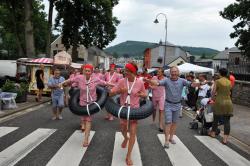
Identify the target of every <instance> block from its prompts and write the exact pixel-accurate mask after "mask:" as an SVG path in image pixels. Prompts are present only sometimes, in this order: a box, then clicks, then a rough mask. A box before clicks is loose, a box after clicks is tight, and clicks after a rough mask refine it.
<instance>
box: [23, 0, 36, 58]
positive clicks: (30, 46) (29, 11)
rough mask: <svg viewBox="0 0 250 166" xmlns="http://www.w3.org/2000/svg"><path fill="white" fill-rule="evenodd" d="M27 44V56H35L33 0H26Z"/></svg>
mask: <svg viewBox="0 0 250 166" xmlns="http://www.w3.org/2000/svg"><path fill="white" fill-rule="evenodd" d="M24 13H25V18H24V24H25V28H24V29H25V46H26V55H27V57H34V56H35V44H34V31H33V21H32V16H33V4H32V0H24Z"/></svg>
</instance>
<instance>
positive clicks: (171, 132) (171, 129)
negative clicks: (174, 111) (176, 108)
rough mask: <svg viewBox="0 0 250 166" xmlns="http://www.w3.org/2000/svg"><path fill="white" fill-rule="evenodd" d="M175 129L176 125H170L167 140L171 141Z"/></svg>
mask: <svg viewBox="0 0 250 166" xmlns="http://www.w3.org/2000/svg"><path fill="white" fill-rule="evenodd" d="M176 127H177V124H176V123H172V125H171V126H170V137H169V140H173V136H174V134H175V131H176Z"/></svg>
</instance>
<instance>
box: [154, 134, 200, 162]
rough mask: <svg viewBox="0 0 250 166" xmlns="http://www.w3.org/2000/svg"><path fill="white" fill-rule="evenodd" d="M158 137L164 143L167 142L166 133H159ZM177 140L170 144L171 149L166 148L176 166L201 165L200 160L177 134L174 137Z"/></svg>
mask: <svg viewBox="0 0 250 166" xmlns="http://www.w3.org/2000/svg"><path fill="white" fill-rule="evenodd" d="M158 138H159V140H160V142H161V144H162V146H163V145H164V143H165V135H164V134H158ZM173 139H174V140H175V142H176V144H175V145H172V144H170V147H169V149H165V151H166V153H167V154H168V157H169V159H170V161H171V163H172V165H174V166H183V165H186V164H187V161H188V164H189V165H192V166H201V164H200V163H199V161H198V160H197V159H196V158H195V157H194V156H193V154H192V153H191V152H190V151H189V150H188V148H187V147H186V146H185V145H184V144H183V143H182V142H181V140H180V139H179V138H178V137H177V136H176V135H175V136H174V138H173Z"/></svg>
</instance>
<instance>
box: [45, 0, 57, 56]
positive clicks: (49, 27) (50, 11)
mask: <svg viewBox="0 0 250 166" xmlns="http://www.w3.org/2000/svg"><path fill="white" fill-rule="evenodd" d="M54 1H55V0H49V16H48V29H47V31H48V34H47V42H46V43H47V45H46V55H47V57H50V58H52V57H53V55H51V54H50V51H51V46H50V44H51V27H52V15H53V8H54Z"/></svg>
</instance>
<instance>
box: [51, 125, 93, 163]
mask: <svg viewBox="0 0 250 166" xmlns="http://www.w3.org/2000/svg"><path fill="white" fill-rule="evenodd" d="M94 134H95V132H94V131H91V132H90V136H89V143H90V141H91V140H92V138H93V136H94ZM82 144H83V133H82V132H81V131H80V130H77V131H75V132H74V133H73V134H72V135H71V137H70V138H69V139H68V140H67V141H66V142H65V144H64V145H63V146H62V147H61V149H59V150H58V152H57V153H56V154H55V155H54V157H53V158H52V159H51V160H50V161H49V162H48V164H47V166H55V165H60V166H69V165H70V166H78V165H79V163H80V162H81V160H82V157H83V156H84V154H85V152H86V150H87V147H85V148H84V147H83V146H81V145H82ZM72 154H74V155H72Z"/></svg>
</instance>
